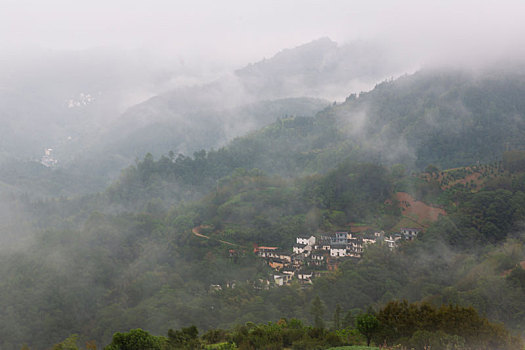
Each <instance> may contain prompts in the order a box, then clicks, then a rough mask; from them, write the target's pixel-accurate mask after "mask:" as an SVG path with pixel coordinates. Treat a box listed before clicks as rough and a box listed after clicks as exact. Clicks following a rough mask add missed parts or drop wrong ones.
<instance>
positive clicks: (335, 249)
mask: <svg viewBox="0 0 525 350" xmlns="http://www.w3.org/2000/svg"><path fill="white" fill-rule="evenodd" d="M330 256H334V257H335V256H341V257H342V256H346V244H332V245H331V246H330Z"/></svg>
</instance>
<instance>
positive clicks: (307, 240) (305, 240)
mask: <svg viewBox="0 0 525 350" xmlns="http://www.w3.org/2000/svg"><path fill="white" fill-rule="evenodd" d="M296 243H297V244H304V245H311V246H313V245H314V244H315V236H310V237H307V236H303V237H297V238H296Z"/></svg>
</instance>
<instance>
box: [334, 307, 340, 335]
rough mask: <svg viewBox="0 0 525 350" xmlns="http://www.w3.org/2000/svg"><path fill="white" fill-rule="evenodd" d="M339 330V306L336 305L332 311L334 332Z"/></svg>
mask: <svg viewBox="0 0 525 350" xmlns="http://www.w3.org/2000/svg"><path fill="white" fill-rule="evenodd" d="M340 328H341V305H339V304H337V305H336V306H335V311H334V330H338V329H340Z"/></svg>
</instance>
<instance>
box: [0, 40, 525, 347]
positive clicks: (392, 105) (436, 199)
mask: <svg viewBox="0 0 525 350" xmlns="http://www.w3.org/2000/svg"><path fill="white" fill-rule="evenodd" d="M388 52H389V51H388V50H387V49H386V48H383V47H380V46H376V45H371V44H370V45H369V44H364V43H360V42H357V43H353V44H345V45H337V44H336V43H334V42H332V41H331V40H329V39H319V40H316V41H314V42H311V43H309V44H306V45H303V46H300V47H297V48H295V49H288V50H284V51H282V52H280V53H278V54H276V55H275V56H274V57H272V58H270V59H267V60H264V61H261V62H258V63H254V64H250V65H248V66H245V67H244V68H241V69H238V70H236V71H234V72H230V73H228V74H225V75H221V76H220V77H214V79H213V80H211V81H208V82H198V83H194V82H195V80H192V79H190V78H188V80H189V81H191V82H192V83H191V84H187V83H185V84H181V83H180V82H181V81H182V80H184V79H185V78H187V77H186V76H185V75H184V74H187V72H186V71H184V70H183V69H182V68H180V71H177V69H173V71H172V72H171V73H170V74H171V75H170V74H167V75H162V74H160V73H158V71H155V70H153V69H152V70H151V71H147V72H143V71H140V70H139V69H137V67H143V65H142V64H141V63H140V62H136V61H134V60H129V61H126V60H125V61H124V63H125V64H124V63H123V61H119V60H117V61H112V60H111V58H112V57H114V56H113V54H111V53H107V52H106V53H104V54H101V53H91V54H90V55H87V56H86V54H85V53H81V54H78V56H77V55H72V56H66V57H61V56H58V57H55V56H53V57H51V58H46V59H44V60H43V62H42V63H41V64H42V67H37V68H33V69H35V70H34V71H31V70H30V71H28V70H27V69H26V68H25V66H24V62H20V63H19V64H20V67H22V68H20V70H14V71H13V73H12V76H11V77H9V79H8V78H5V79H4V80H3V82H5V84H4V85H5V86H11V87H10V88H9V89H7V88H3V89H2V90H0V102H1V105H0V108H1V111H2V114H1V119H0V122H1V123H2V127H3V129H2V130H3V133H4V134H5V138H2V141H1V142H2V143H1V144H0V151H1V159H0V160H1V165H0V215H1V216H0V220H1V226H0V234H1V237H0V242H1V247H0V305H2V308H3V311H2V313H0V341H1V344H0V347H1V348H2V349H20V348H21V347H22V345H23V344H27V345H28V346H29V347H30V348H37V349H40V348H42V349H44V348H51V347H52V346H53V345H54V344H57V346H59V345H60V344H59V343H60V342H61V341H64V343H63V345H64V344H66V345H67V344H70V343H71V344H73V343H75V342H77V341H78V342H86V341H87V342H90V343H89V344H94V343H96V344H98V346H104V345H108V344H111V345H110V346H109V348H118V344H121V343H122V342H123V341H124V340H125V339H127V338H126V337H138V338H140V339H143V340H144V339H145V341H147V342H150V341H151V344H150V343H148V344H149V345H148V346H152V347H156V346H161V345H162V346H164V345H166V344H168V345H169V346H172V347H173V348H177V346H179V345H180V346H182V345H188V344H190V345H191V344H193V345H195V346H200V345H203V344H216V343H220V342H225V343H227V344H230V345H231V344H233V343H235V344H236V346H239V347H241V348H242V346H244V348H261V347H263V346H266V345H268V344H273V345H272V346H275V347H277V348H279V347H281V346H291V345H292V344H295V345H296V346H297V347H298V348H301V346H303V347H304V348H315V347H316V346H318V347H319V346H322V347H328V346H336V345H343V344H363V343H366V342H368V343H370V342H373V343H375V344H382V343H383V342H386V343H387V344H388V345H396V344H404V345H410V346H421V344H422V343H421V342H423V343H424V342H427V343H428V342H430V341H437V340H436V339H448V340H450V341H451V342H452V340H453V341H454V342H456V343H457V344H456V343H454V344H456V345H458V344H463V345H465V344H468V346H471V347H474V348H487V349H489V348H491V346H492V347H499V346H501V348H504V347H507V348H509V349H511V348H512V347H513V346H515V345H516V344H519V339H518V338H519V337H520V336H521V337H523V334H524V333H523V332H524V331H525V326H524V325H525V314H524V313H523V311H522V310H525V305H524V303H525V295H524V293H525V287H524V286H525V282H524V270H523V267H522V266H523V261H525V249H524V246H523V241H524V236H523V230H522V223H523V220H524V219H525V212H524V211H523V208H524V207H525V194H524V193H525V175H524V169H525V166H524V162H523V159H524V158H525V157H524V156H523V151H524V147H525V145H524V144H523V142H524V140H525V137H524V136H525V122H524V120H525V119H524V118H525V102H524V101H525V99H524V98H523V97H524V96H525V75H524V73H523V72H524V71H523V66H521V65H519V64H513V65H507V66H505V67H501V66H490V67H489V66H487V67H483V69H464V68H458V67H456V68H454V69H451V68H450V67H449V68H443V67H441V68H426V69H422V70H420V71H418V72H416V73H413V74H406V75H402V76H400V77H399V78H395V79H393V78H388V79H386V80H385V78H386V77H388V76H393V75H396V76H397V75H398V73H400V72H405V71H408V70H410V69H411V68H412V67H411V65H412V64H410V67H409V65H408V64H407V65H405V64H403V62H399V60H396V59H389V55H388ZM99 55H100V56H99ZM108 57H109V58H108ZM88 58H89V60H88V61H87V62H86V61H85V60H87V59H88ZM372 58H373V59H372ZM66 63H67V64H66ZM106 65H107V66H106ZM49 67H51V68H49ZM57 67H59V68H60V69H59V70H57V69H58V68H57ZM79 67H82V69H80V68H79ZM79 71H80V72H79ZM107 71H111V72H113V74H114V75H112V76H109V77H108V76H105V73H106V72H107ZM35 72H37V73H38V74H37V73H35ZM56 72H61V74H62V75H67V76H71V75H77V76H76V79H73V80H69V79H65V78H64V80H61V79H51V77H52V76H54V74H55V73H56ZM24 74H28V75H30V76H29V77H25V78H24V79H22V78H23V77H24ZM40 74H41V75H40ZM159 74H160V76H161V78H159ZM59 76H60V74H59ZM102 77H104V78H102ZM106 79H107V80H106ZM73 82H74V83H73ZM367 87H370V90H369V91H364V92H361V90H360V89H365V88H367ZM340 96H345V98H344V101H343V100H339V102H337V101H336V102H334V101H333V100H334V99H335V98H339V97H340ZM27 101H30V103H28V102H27ZM44 152H47V153H44ZM43 156H46V157H47V158H42V157H43ZM55 161H56V162H55ZM399 193H404V194H408V195H410V196H412V197H413V198H415V200H417V201H421V202H424V203H426V204H428V205H432V206H433V207H435V208H439V209H441V210H442V211H443V213H445V214H446V215H441V216H439V217H437V219H436V220H426V219H421V218H420V217H416V218H414V217H411V216H410V215H408V214H407V212H406V209H407V208H406V204H404V203H400V201H399V200H398V198H399ZM403 205H405V207H403ZM355 225H357V226H366V227H370V229H371V230H376V231H385V232H387V233H394V232H398V231H399V229H400V228H401V227H405V226H406V225H418V226H421V227H422V229H423V231H422V233H421V234H420V235H419V236H418V238H417V240H415V241H411V242H405V243H403V244H400V246H399V247H398V248H397V249H395V250H391V249H389V248H387V247H386V246H381V245H371V246H369V247H367V248H366V249H365V251H364V252H363V256H362V258H361V259H348V260H344V261H342V262H341V263H340V264H339V266H338V269H337V270H336V271H324V270H322V272H321V273H320V276H318V277H316V278H315V279H314V280H313V283H312V284H311V285H308V286H306V287H305V286H304V285H301V284H299V283H297V282H296V283H291V284H290V285H289V286H283V287H274V286H273V285H272V286H271V287H268V286H269V285H270V282H269V281H270V280H271V279H272V275H273V271H272V269H271V268H270V267H269V266H268V264H267V263H265V262H264V261H263V260H262V259H259V258H258V257H256V256H255V255H254V254H253V247H254V246H257V245H263V246H264V245H266V246H278V247H280V248H282V249H285V250H287V251H291V248H292V245H293V243H294V240H295V238H296V237H298V236H301V235H306V234H308V235H309V234H320V233H328V232H336V231H349V230H350V229H351V227H353V226H355ZM319 270H320V271H321V269H319ZM217 286H218V287H217ZM399 300H406V302H402V301H399ZM409 303H413V304H409ZM455 305H459V306H455ZM476 310H477V311H476ZM456 312H457V313H458V314H461V315H462V317H465V319H468V322H467V321H466V323H467V324H468V326H465V328H464V329H461V332H459V331H457V329H458V328H457V327H455V325H456V326H457V324H454V323H453V322H452V321H450V318H454V317H455V316H451V315H455V313H456ZM336 314H337V315H338V316H337V317H336V316H335V315H336ZM364 315H368V316H370V317H369V318H368V319H367V318H365V316H364ZM400 315H404V316H406V315H409V316H406V318H404V319H403V318H400ZM425 315H426V316H425ZM479 315H482V316H479ZM423 316H425V317H427V316H428V317H427V318H425V317H423ZM372 317H373V318H372ZM412 317H413V318H412ZM447 317H449V318H447ZM458 317H459V316H458ZM374 319H375V320H376V321H377V325H376V323H375V322H376V321H374ZM401 319H402V320H401ZM279 320H280V321H279ZM400 320H401V321H400ZM356 321H357V322H356ZM268 322H276V323H271V324H267V323H268ZM496 323H501V324H502V325H499V324H498V325H497V324H496ZM367 325H368V326H367ZM379 325H381V327H379ZM473 325H474V326H473ZM376 326H377V327H379V328H377V329H376ZM470 326H472V327H478V328H476V329H483V330H484V332H485V333H484V334H485V335H486V336H485V337H478V336H477V335H476V334H475V331H473V330H472V329H471V328H469V327H470ZM192 327H193V328H192ZM356 327H357V328H356ZM458 327H459V326H458ZM139 328H140V329H144V330H147V332H149V333H147V332H146V331H141V330H138V329H139ZM367 328H368V329H369V331H370V332H368V331H366V329H367ZM197 329H198V330H200V331H202V332H203V333H204V334H207V336H206V337H204V336H203V337H198V336H197V335H196V333H195V332H196V331H197ZM222 330H224V331H222ZM456 331H457V332H456ZM358 332H360V333H358ZM265 334H273V335H275V334H278V335H279V336H278V337H277V338H278V339H279V340H275V342H273V343H272V342H268V343H264V341H263V338H264V335H265ZM487 334H488V335H487ZM165 335H167V336H165ZM363 336H364V338H363ZM279 337H280V338H279ZM454 337H456V338H454ZM277 338H276V339H277ZM452 338H454V339H452ZM64 339H65V340H64ZM68 339H69V340H68ZM283 339H285V340H283ZM286 339H288V340H286ZM294 342H296V343H294ZM462 342H463V343H462ZM476 342H478V343H476ZM71 344H70V345H71ZM243 344H244V345H243ZM436 344H437V343H436ZM193 345H192V346H193ZM230 345H228V346H230ZM425 345H426V343H425ZM64 346H65V345H64ZM188 346H189V345H188ZM224 346H226V345H224ZM458 346H459V345H458Z"/></svg>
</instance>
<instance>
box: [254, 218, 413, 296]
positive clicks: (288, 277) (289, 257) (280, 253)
mask: <svg viewBox="0 0 525 350" xmlns="http://www.w3.org/2000/svg"><path fill="white" fill-rule="evenodd" d="M419 232H421V229H420V228H408V227H405V228H401V230H400V232H399V233H396V234H394V235H387V234H385V232H384V231H378V232H373V233H368V234H366V233H365V234H363V235H360V236H355V235H354V234H352V233H349V232H335V233H331V234H319V235H310V236H301V237H297V238H296V242H295V244H294V245H293V248H292V252H289V251H284V250H281V249H279V247H255V248H254V253H255V254H256V255H257V256H259V257H260V258H262V259H264V260H265V261H266V262H267V263H268V265H269V266H271V267H272V268H273V269H274V270H275V271H276V272H277V273H276V274H274V275H273V282H274V283H275V285H277V286H283V285H287V284H289V283H290V282H291V281H292V280H293V279H294V278H295V279H297V280H299V282H300V283H304V284H311V283H312V278H314V277H315V276H316V275H319V274H321V273H322V272H323V271H333V270H336V269H337V268H338V265H339V264H340V263H341V262H342V261H344V260H345V259H360V258H361V256H362V253H363V250H364V248H365V247H366V246H367V245H370V244H383V245H386V246H387V247H388V248H390V249H395V248H396V247H397V246H398V242H399V241H401V240H405V241H412V240H414V239H416V238H417V235H418V234H419Z"/></svg>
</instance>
